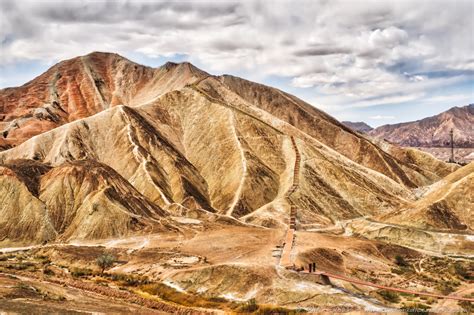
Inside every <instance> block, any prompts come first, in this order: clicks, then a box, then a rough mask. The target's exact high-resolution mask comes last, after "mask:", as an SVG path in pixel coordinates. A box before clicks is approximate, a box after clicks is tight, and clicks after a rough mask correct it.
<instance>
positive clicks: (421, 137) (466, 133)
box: [369, 104, 474, 148]
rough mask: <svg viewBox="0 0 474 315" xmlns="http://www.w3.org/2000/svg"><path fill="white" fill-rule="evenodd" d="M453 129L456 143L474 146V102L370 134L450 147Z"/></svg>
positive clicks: (401, 141) (418, 144)
mask: <svg viewBox="0 0 474 315" xmlns="http://www.w3.org/2000/svg"><path fill="white" fill-rule="evenodd" d="M451 129H452V130H453V132H454V142H455V146H456V147H461V148H473V147H474V104H470V105H466V106H463V107H453V108H451V109H449V110H447V111H445V112H442V113H441V114H438V115H435V116H432V117H427V118H424V119H421V120H417V121H413V122H407V123H400V124H394V125H383V126H380V127H377V128H375V129H374V130H372V131H370V132H369V134H370V135H371V136H374V137H378V138H380V139H386V140H388V141H390V142H393V143H396V144H399V145H402V146H408V147H449V146H450V131H451Z"/></svg>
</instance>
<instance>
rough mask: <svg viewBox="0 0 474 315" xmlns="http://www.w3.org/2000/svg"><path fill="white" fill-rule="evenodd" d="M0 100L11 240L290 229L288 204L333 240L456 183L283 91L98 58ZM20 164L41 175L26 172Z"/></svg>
mask: <svg viewBox="0 0 474 315" xmlns="http://www.w3.org/2000/svg"><path fill="white" fill-rule="evenodd" d="M51 91H53V92H51ZM0 94H1V98H0V100H1V103H0V104H1V106H0V110H1V113H2V115H3V118H2V119H3V125H2V126H3V127H2V128H4V129H3V130H4V134H5V132H6V138H5V139H4V141H8V143H9V144H8V145H9V146H10V145H12V146H15V147H13V148H10V149H8V150H5V151H3V152H0V163H1V164H2V165H3V166H2V167H3V168H2V169H3V172H2V176H1V177H0V179H1V180H2V181H3V183H2V186H1V188H0V189H6V190H5V193H4V194H2V196H3V198H4V199H5V200H3V202H2V206H1V208H0V211H2V216H1V218H2V219H1V220H2V221H0V229H1V231H2V235H5V238H6V240H16V239H18V238H19V237H20V236H21V238H23V239H29V240H32V241H35V242H39V241H43V240H50V239H55V238H58V239H68V240H70V239H76V238H79V239H81V238H106V237H112V236H120V235H124V234H127V233H134V232H136V231H137V230H139V231H141V232H143V231H145V230H147V229H148V230H150V229H171V228H173V226H172V225H170V224H168V223H167V219H164V218H165V217H167V215H168V213H170V212H172V213H178V212H179V213H187V210H186V209H190V208H193V209H201V210H202V211H205V212H207V213H213V214H215V215H217V216H221V217H227V218H229V217H233V218H235V219H238V220H240V221H241V222H242V223H251V224H256V225H262V226H267V227H282V226H286V224H287V223H288V213H289V211H290V204H293V205H295V206H297V207H298V209H299V210H298V225H299V227H300V228H306V227H308V228H309V227H314V226H318V227H321V226H322V227H324V226H331V225H333V224H336V223H337V222H338V221H341V220H347V219H353V218H357V217H361V216H376V215H381V214H389V213H391V212H393V211H395V210H397V209H400V208H403V207H407V206H408V205H411V204H412V203H413V202H414V201H415V199H416V196H415V194H414V193H413V191H412V189H414V188H417V187H420V186H424V185H429V184H432V183H434V182H436V181H438V180H440V179H441V178H442V177H444V176H446V175H448V174H449V173H450V172H452V171H453V170H454V169H456V166H453V165H447V164H445V163H443V162H441V161H438V160H436V159H435V158H433V157H432V156H430V155H428V154H425V153H421V152H419V151H416V150H406V149H402V148H398V147H395V146H391V145H389V144H387V143H385V142H380V143H375V142H373V141H372V140H370V139H369V138H367V137H365V136H363V135H361V134H359V133H357V132H354V131H353V130H351V129H349V128H347V127H346V126H344V125H343V124H341V123H340V122H338V121H337V120H336V119H334V118H332V117H331V116H329V115H327V114H326V113H324V112H322V111H319V110H318V109H316V108H314V107H312V106H311V105H309V104H307V103H305V102H303V101H301V100H299V99H297V98H296V97H294V96H292V95H289V94H286V93H284V92H282V91H280V90H277V89H274V88H271V87H268V86H264V85H260V84H256V83H253V82H250V81H246V80H243V79H240V78H236V77H232V76H227V75H225V76H217V77H216V76H210V75H209V74H207V73H205V72H203V71H201V70H199V69H197V68H195V67H193V66H192V65H190V64H188V63H182V64H173V63H168V64H166V65H164V66H163V67H160V68H156V69H152V68H147V67H143V66H139V65H136V64H134V63H132V62H130V61H128V60H126V59H124V58H122V57H120V56H118V55H113V54H104V53H93V54H91V55H88V56H84V57H79V58H75V59H72V60H68V61H65V62H62V63H60V64H58V65H56V66H54V67H53V68H51V69H50V70H49V71H48V72H46V73H45V74H43V75H42V76H40V77H38V78H37V79H35V80H33V81H31V82H29V83H27V84H26V85H24V86H22V87H20V88H12V89H6V90H2V91H1V93H0ZM38 113H42V114H41V115H39V114H38ZM48 130H49V131H48ZM34 135H36V136H34ZM32 136H34V137H32ZM291 137H293V138H294V139H295V143H296V146H297V149H298V152H299V154H300V155H301V163H299V168H298V169H296V170H295V164H296V163H295V157H296V152H295V148H294V147H293V146H292V142H291ZM18 159H23V160H24V159H27V160H30V162H28V163H32V164H33V165H37V164H38V165H39V166H38V167H37V171H35V172H31V173H30V172H26V173H24V172H23V173H22V172H21V171H20V172H19V171H18V170H16V169H15V168H14V167H12V163H14V161H15V160H18ZM32 161H36V162H32ZM25 163H26V162H25ZM49 168H51V170H49ZM295 171H296V173H297V174H299V176H298V185H297V186H298V189H297V190H295V192H294V193H293V194H291V198H287V192H288V190H289V189H291V187H292V185H293V177H294V174H295ZM25 174H26V175H25ZM30 176H32V178H31V179H29V177H30ZM25 178H26V179H25ZM29 182H32V183H34V184H32V186H33V187H36V188H35V189H36V190H35V189H33V190H34V191H36V192H32V191H31V190H30V189H29V188H28V184H27V183H29ZM30 186H31V184H30ZM18 204H20V205H22V207H21V208H22V209H23V210H22V211H23V212H24V213H23V214H22V215H21V216H18V215H17V211H18V207H17V205H18ZM178 208H179V209H183V211H181V210H180V211H176V209H178ZM108 217H110V218H113V219H112V220H113V222H111V221H108V220H109V219H106V218H108ZM22 220H26V221H25V222H23V221H22ZM234 221H235V220H234ZM461 221H463V220H462V219H461ZM34 222H36V223H34ZM82 222H83V223H82ZM235 222H237V221H235ZM463 222H464V221H463ZM81 224H84V226H83V227H81ZM462 224H464V223H462ZM31 225H34V226H35V227H34V229H33V228H31ZM13 226H17V230H16V231H14V230H13V229H12V227H13ZM107 227H109V228H107ZM26 229H29V230H28V232H25V231H26Z"/></svg>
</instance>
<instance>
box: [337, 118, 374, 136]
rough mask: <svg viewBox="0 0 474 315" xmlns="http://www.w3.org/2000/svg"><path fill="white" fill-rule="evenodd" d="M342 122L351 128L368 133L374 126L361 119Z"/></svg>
mask: <svg viewBox="0 0 474 315" xmlns="http://www.w3.org/2000/svg"><path fill="white" fill-rule="evenodd" d="M342 123H343V124H344V125H345V126H347V127H349V128H351V129H352V130H355V131H358V132H362V133H368V132H370V131H371V130H373V129H374V128H372V127H370V126H369V125H367V124H366V123H365V122H363V121H359V122H352V121H343V122H342Z"/></svg>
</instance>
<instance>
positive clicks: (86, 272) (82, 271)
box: [71, 268, 93, 278]
mask: <svg viewBox="0 0 474 315" xmlns="http://www.w3.org/2000/svg"><path fill="white" fill-rule="evenodd" d="M71 275H72V276H73V277H75V278H81V277H88V276H91V275H93V272H92V270H91V269H89V268H73V269H72V270H71Z"/></svg>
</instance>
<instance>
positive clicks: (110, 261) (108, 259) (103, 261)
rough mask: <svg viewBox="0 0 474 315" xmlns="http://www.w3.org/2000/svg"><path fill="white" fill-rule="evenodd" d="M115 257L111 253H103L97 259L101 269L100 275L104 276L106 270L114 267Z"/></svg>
mask: <svg viewBox="0 0 474 315" xmlns="http://www.w3.org/2000/svg"><path fill="white" fill-rule="evenodd" d="M114 262H115V256H113V255H112V254H109V253H103V254H102V255H100V256H99V257H97V260H96V263H97V265H98V266H99V267H100V268H101V271H100V273H101V274H104V271H105V269H108V268H110V267H112V266H113V265H114Z"/></svg>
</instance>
